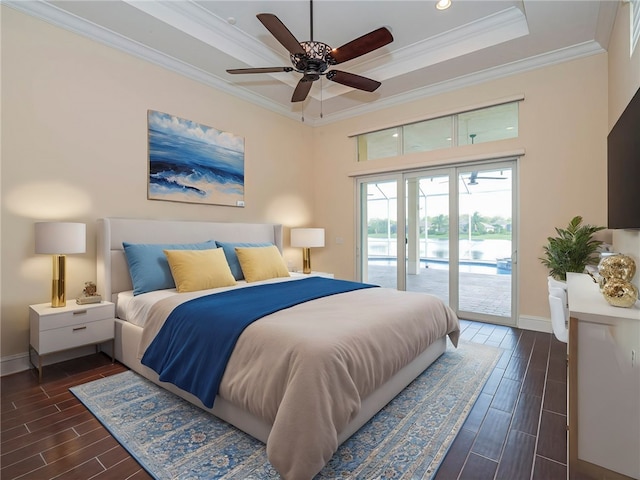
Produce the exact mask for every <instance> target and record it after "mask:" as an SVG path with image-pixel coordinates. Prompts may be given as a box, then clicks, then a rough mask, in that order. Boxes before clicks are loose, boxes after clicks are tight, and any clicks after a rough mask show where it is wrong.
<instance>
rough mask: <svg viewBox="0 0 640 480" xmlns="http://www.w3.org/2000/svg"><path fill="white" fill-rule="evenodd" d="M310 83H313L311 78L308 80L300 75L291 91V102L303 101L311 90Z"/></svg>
mask: <svg viewBox="0 0 640 480" xmlns="http://www.w3.org/2000/svg"><path fill="white" fill-rule="evenodd" d="M311 85H313V80H309V79H307V78H305V77H302V78H301V79H300V81H299V82H298V85H296V89H295V90H294V91H293V96H292V97H291V101H292V102H303V101H304V99H305V98H307V95H308V94H309V91H310V90H311Z"/></svg>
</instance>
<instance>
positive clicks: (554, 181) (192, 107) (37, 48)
mask: <svg viewBox="0 0 640 480" xmlns="http://www.w3.org/2000/svg"><path fill="white" fill-rule="evenodd" d="M624 8H627V9H628V6H625V5H624V4H623V5H621V9H620V10H622V9H624ZM0 9H1V13H2V67H3V68H2V159H1V160H2V163H1V168H2V175H1V184H0V187H1V191H0V193H1V195H2V197H1V199H2V206H1V208H2V212H1V213H2V216H1V222H2V224H1V245H2V254H1V258H0V259H1V265H2V278H1V284H0V285H1V296H0V299H1V304H2V307H1V308H2V311H1V314H2V317H1V321H0V329H1V334H2V335H1V337H2V340H1V345H0V348H1V351H0V358H2V359H6V358H8V357H11V356H20V355H24V353H25V352H26V351H27V346H28V314H27V305H29V304H31V303H40V302H46V301H48V300H49V295H50V292H49V280H50V273H51V265H50V259H49V258H47V257H46V256H38V255H35V254H34V253H33V223H34V222H35V221H38V220H47V219H56V220H58V219H60V220H71V221H81V222H86V223H87V225H88V249H87V253H86V254H84V255H77V256H72V257H69V259H68V267H69V281H70V284H69V288H68V291H67V292H68V296H69V297H70V298H73V297H74V296H76V295H77V294H79V293H80V291H81V289H82V285H83V282H84V281H85V280H90V279H95V227H94V225H95V220H96V219H97V218H100V217H103V216H126V217H150V218H171V219H173V218H177V219H198V220H200V219H203V220H219V221H264V222H281V223H283V224H285V225H286V226H289V227H290V226H297V225H312V226H323V227H325V228H326V232H327V239H326V241H327V247H326V248H324V249H317V250H314V252H313V262H314V264H313V267H314V269H317V270H325V271H332V272H335V274H336V276H337V277H339V278H353V277H354V274H355V254H354V240H355V221H354V217H355V199H354V188H353V187H354V180H353V176H352V175H353V174H357V173H364V170H367V171H371V170H372V169H376V168H392V167H395V165H397V166H398V167H401V168H405V167H415V166H431V165H439V164H445V163H452V162H456V161H460V160H463V159H464V160H467V159H473V158H477V157H486V156H487V155H494V154H495V155H499V154H501V153H503V152H509V151H514V150H519V149H524V150H525V152H526V155H524V156H523V157H522V159H521V161H520V178H521V181H520V185H519V190H520V212H519V214H520V219H521V228H520V232H519V233H520V245H519V259H520V262H519V268H520V284H519V292H518V293H519V317H520V319H527V318H529V319H538V320H541V321H543V322H545V321H546V319H547V318H548V316H549V313H548V307H547V298H546V270H545V269H544V267H542V265H541V264H540V262H539V260H538V257H539V256H540V255H541V254H542V245H543V244H544V243H545V240H546V237H547V236H548V235H552V234H553V227H554V226H558V225H564V224H566V222H568V220H569V219H570V218H571V217H572V216H574V215H578V214H579V215H583V216H584V218H585V220H586V221H587V222H589V223H593V224H605V222H606V180H605V179H606V135H607V133H608V130H609V128H610V126H611V125H612V119H615V118H617V115H619V112H621V111H622V108H623V106H622V105H623V104H624V105H626V103H625V97H627V98H626V101H628V98H630V93H629V92H631V91H632V90H633V86H634V85H635V88H636V89H637V87H638V85H639V84H640V80H638V77H639V76H640V74H639V73H638V71H639V70H640V67H638V63H639V62H638V53H636V55H635V56H634V58H633V59H628V57H627V59H625V58H624V56H623V55H622V54H621V53H619V52H621V51H622V50H621V48H622V47H620V45H622V43H623V39H624V35H625V33H624V31H623V29H624V28H625V27H624V18H622V20H621V19H620V18H618V21H617V23H616V30H615V32H614V36H613V38H612V48H613V47H615V48H614V50H615V53H613V52H612V53H610V54H609V55H607V54H601V55H596V56H591V57H587V58H584V59H581V60H575V61H571V62H567V63H564V64H560V65H556V66H552V67H546V68H542V69H539V70H535V71H531V72H528V73H523V74H519V75H515V76H512V77H509V78H504V79H500V80H495V81H491V82H487V83H484V84H482V85H478V86H473V87H468V88H464V89H461V90H458V91H455V92H451V93H447V94H443V95H438V96H435V97H429V98H424V99H422V100H419V101H413V102H411V103H409V104H407V105H403V106H397V107H394V108H389V109H385V110H383V111H379V112H375V113H370V114H367V115H363V116H360V117H358V118H354V119H350V120H345V121H341V122H337V123H334V124H331V125H326V126H321V127H316V128H311V127H308V126H306V125H304V124H301V123H300V122H296V121H292V120H290V119H287V118H284V117H282V116H279V115H276V114H273V113H271V112H268V111H266V110H264V109H261V108H259V107H256V106H253V105H251V104H249V103H246V102H244V101H241V100H238V99H237V98H235V97H232V96H229V95H226V94H223V93H221V92H219V91H216V90H215V89H212V88H209V87H206V86H203V85H201V84H199V83H197V82H194V81H191V80H188V79H186V78H183V77H181V76H179V75H177V74H174V73H171V72H168V71H166V70H163V69H162V68H160V67H157V66H154V65H152V64H150V63H147V62H144V61H141V60H139V59H137V58H134V57H131V56H129V55H126V54H123V53H121V52H119V51H116V50H113V49H110V48H107V47H105V46H103V45H100V44H98V43H95V42H92V41H90V40H87V39H85V38H82V37H79V36H77V35H74V34H71V33H69V32H66V31H64V30H62V29H59V28H56V27H53V26H51V25H49V24H46V23H44V22H41V21H38V20H35V19H33V18H31V17H28V16H25V15H23V14H20V13H17V12H15V11H14V10H12V9H10V8H7V7H5V6H2V7H0ZM620 15H624V12H623V13H620V12H619V16H620ZM626 21H627V22H628V16H627V17H626ZM626 28H628V27H626ZM627 35H628V32H627ZM613 85H616V87H615V91H614V92H613V93H612V92H611V89H612V88H614V87H613ZM618 85H619V86H618ZM608 90H609V93H608ZM518 94H523V95H524V96H525V100H524V101H523V102H522V104H521V113H520V136H519V138H517V139H511V140H506V141H502V142H497V143H494V144H479V145H473V146H467V147H460V148H457V149H451V151H446V152H445V151H441V152H435V153H434V152H431V153H427V154H416V155H412V156H406V157H403V158H400V159H397V160H393V161H389V160H381V161H377V162H369V163H368V164H361V165H360V164H357V163H356V162H355V145H354V140H352V139H350V138H348V136H347V135H348V134H350V133H353V132H356V131H366V130H374V129H377V128H379V127H380V126H385V125H390V124H402V123H404V122H406V121H408V120H415V119H417V118H420V117H424V116H430V115H433V114H434V113H439V112H444V111H450V110H452V109H464V108H467V107H469V106H473V105H478V104H481V103H484V102H491V101H495V100H500V99H503V98H505V97H508V96H511V95H518ZM608 97H611V101H609V100H608ZM147 109H154V110H159V111H163V112H167V113H171V114H174V115H178V116H181V117H184V118H189V119H192V120H194V121H197V122H200V123H203V124H206V125H210V126H213V127H215V128H218V129H220V130H226V131H230V132H233V133H236V134H239V135H242V136H244V137H245V139H246V198H245V200H246V204H247V206H246V207H245V208H233V207H221V206H204V205H190V204H179V203H171V202H159V201H148V200H147V199H146V178H147V170H146V169H147V144H146V128H147V126H146V111H147ZM614 121H615V120H614ZM309 142H313V146H314V148H313V149H311V150H310V149H309V147H308V143H309ZM285 145H286V148H284V146H285ZM301 151H304V152H309V151H314V152H315V153H314V155H313V157H311V158H310V157H308V156H305V155H298V153H297V152H301ZM337 237H341V238H342V240H343V243H342V244H338V243H337V242H336V238H337ZM285 238H287V236H286V235H285ZM285 255H286V256H287V258H288V260H289V261H292V262H299V261H300V260H299V255H300V252H299V251H296V250H293V251H291V250H288V251H285Z"/></svg>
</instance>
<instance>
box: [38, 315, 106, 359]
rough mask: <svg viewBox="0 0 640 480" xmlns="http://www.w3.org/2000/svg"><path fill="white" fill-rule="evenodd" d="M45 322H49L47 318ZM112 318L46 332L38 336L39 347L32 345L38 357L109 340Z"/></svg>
mask: <svg viewBox="0 0 640 480" xmlns="http://www.w3.org/2000/svg"><path fill="white" fill-rule="evenodd" d="M46 320H49V318H47V319H46ZM114 323H115V320H114V319H113V318H107V319H104V320H97V321H89V322H86V323H79V322H77V321H76V323H75V324H73V325H68V326H65V327H61V328H57V329H54V330H48V331H47V334H46V335H40V337H39V339H38V340H39V342H36V343H39V345H33V347H34V348H35V349H36V350H37V351H38V353H39V354H40V355H45V354H47V353H51V352H56V351H59V350H66V349H69V348H75V347H80V346H83V345H90V344H94V343H100V342H102V341H106V340H111V339H112V338H113V335H114Z"/></svg>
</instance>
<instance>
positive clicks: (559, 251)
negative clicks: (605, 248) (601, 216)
mask: <svg viewBox="0 0 640 480" xmlns="http://www.w3.org/2000/svg"><path fill="white" fill-rule="evenodd" d="M604 228H605V227H597V226H594V225H588V224H585V225H583V224H582V217H581V216H576V217H573V219H572V220H571V221H570V222H569V225H567V228H566V229H565V228H556V233H557V234H558V236H557V237H547V241H548V243H547V245H545V246H544V247H543V249H544V253H545V256H544V257H543V258H540V261H541V262H542V264H543V265H544V266H545V267H547V268H548V269H549V275H550V276H552V277H553V278H555V279H556V280H566V279H567V272H577V273H582V272H584V269H585V268H586V266H587V265H596V264H597V263H598V257H597V255H596V252H597V251H598V247H599V246H600V245H601V244H602V242H601V241H600V240H595V239H594V238H593V234H594V233H596V232H598V231H600V230H603V229H604Z"/></svg>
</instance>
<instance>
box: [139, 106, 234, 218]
mask: <svg viewBox="0 0 640 480" xmlns="http://www.w3.org/2000/svg"><path fill="white" fill-rule="evenodd" d="M147 121H148V136H149V183H148V189H147V198H148V199H149V200H167V201H172V202H187V203H204V204H210V205H230V206H234V207H244V138H243V137H239V136H237V135H234V134H233V133H228V132H222V131H220V130H216V129H215V128H212V127H207V126H206V125H201V124H199V123H196V122H193V121H191V120H186V119H184V118H179V117H176V116H174V115H169V114H167V113H162V112H156V111H154V110H149V111H148V112H147Z"/></svg>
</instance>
